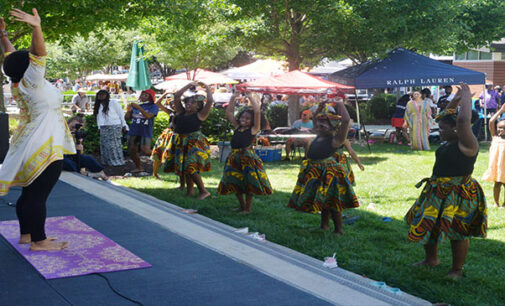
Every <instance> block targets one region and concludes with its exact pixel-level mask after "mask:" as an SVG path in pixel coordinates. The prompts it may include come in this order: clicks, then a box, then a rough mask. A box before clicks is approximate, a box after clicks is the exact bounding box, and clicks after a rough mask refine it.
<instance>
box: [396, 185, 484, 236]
mask: <svg viewBox="0 0 505 306" xmlns="http://www.w3.org/2000/svg"><path fill="white" fill-rule="evenodd" d="M423 184H425V186H424V188H423V191H422V192H421V195H420V196H419V198H418V199H417V200H416V202H415V203H414V205H413V206H412V207H411V208H410V210H409V211H408V212H407V214H406V215H405V221H406V222H407V223H408V224H409V225H410V229H409V235H408V240H409V241H414V242H417V241H420V240H422V241H424V242H425V243H438V242H441V241H443V240H445V239H450V240H463V239H465V238H466V237H468V236H474V237H486V232H487V208H486V199H485V198H484V191H483V190H482V188H481V186H480V185H479V183H478V182H477V181H476V180H475V179H473V178H472V177H471V176H455V177H431V178H425V179H423V180H422V181H420V182H419V183H417V184H416V187H417V188H419V187H421V186H422V185H423Z"/></svg>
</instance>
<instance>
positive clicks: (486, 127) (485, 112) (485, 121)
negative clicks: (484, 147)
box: [482, 84, 488, 141]
mask: <svg viewBox="0 0 505 306" xmlns="http://www.w3.org/2000/svg"><path fill="white" fill-rule="evenodd" d="M486 95H487V91H486V84H484V91H483V92H482V97H483V98H484V140H485V141H487V129H488V126H487V101H486Z"/></svg>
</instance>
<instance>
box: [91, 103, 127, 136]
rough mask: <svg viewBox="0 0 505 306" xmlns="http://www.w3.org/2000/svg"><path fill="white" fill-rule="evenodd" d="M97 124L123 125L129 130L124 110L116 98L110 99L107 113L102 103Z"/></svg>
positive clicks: (97, 116) (99, 125)
mask: <svg viewBox="0 0 505 306" xmlns="http://www.w3.org/2000/svg"><path fill="white" fill-rule="evenodd" d="M96 124H97V125H98V128H100V127H101V126H104V125H121V126H122V127H126V129H127V130H128V125H127V124H126V121H125V119H124V111H123V109H122V108H121V105H119V102H117V101H116V100H110V101H109V110H108V111H107V114H105V113H104V112H103V105H100V108H99V109H98V114H97V115H96Z"/></svg>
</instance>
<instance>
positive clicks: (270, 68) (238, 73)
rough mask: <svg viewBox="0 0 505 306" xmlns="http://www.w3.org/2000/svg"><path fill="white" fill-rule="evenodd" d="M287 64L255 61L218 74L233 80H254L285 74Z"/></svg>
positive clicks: (267, 60)
mask: <svg viewBox="0 0 505 306" xmlns="http://www.w3.org/2000/svg"><path fill="white" fill-rule="evenodd" d="M287 71H288V70H287V63H286V62H283V61H276V60H273V59H262V60H257V61H255V62H254V63H251V64H247V65H244V66H240V67H235V68H230V69H227V70H224V71H221V72H220V73H222V74H224V75H226V76H228V77H229V78H232V79H235V80H246V81H251V80H256V79H262V78H266V77H269V76H274V75H278V74H282V73H285V72H287Z"/></svg>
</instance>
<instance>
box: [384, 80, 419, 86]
mask: <svg viewBox="0 0 505 306" xmlns="http://www.w3.org/2000/svg"><path fill="white" fill-rule="evenodd" d="M415 84H416V80H415V79H403V80H401V79H400V80H386V86H394V85H415Z"/></svg>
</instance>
